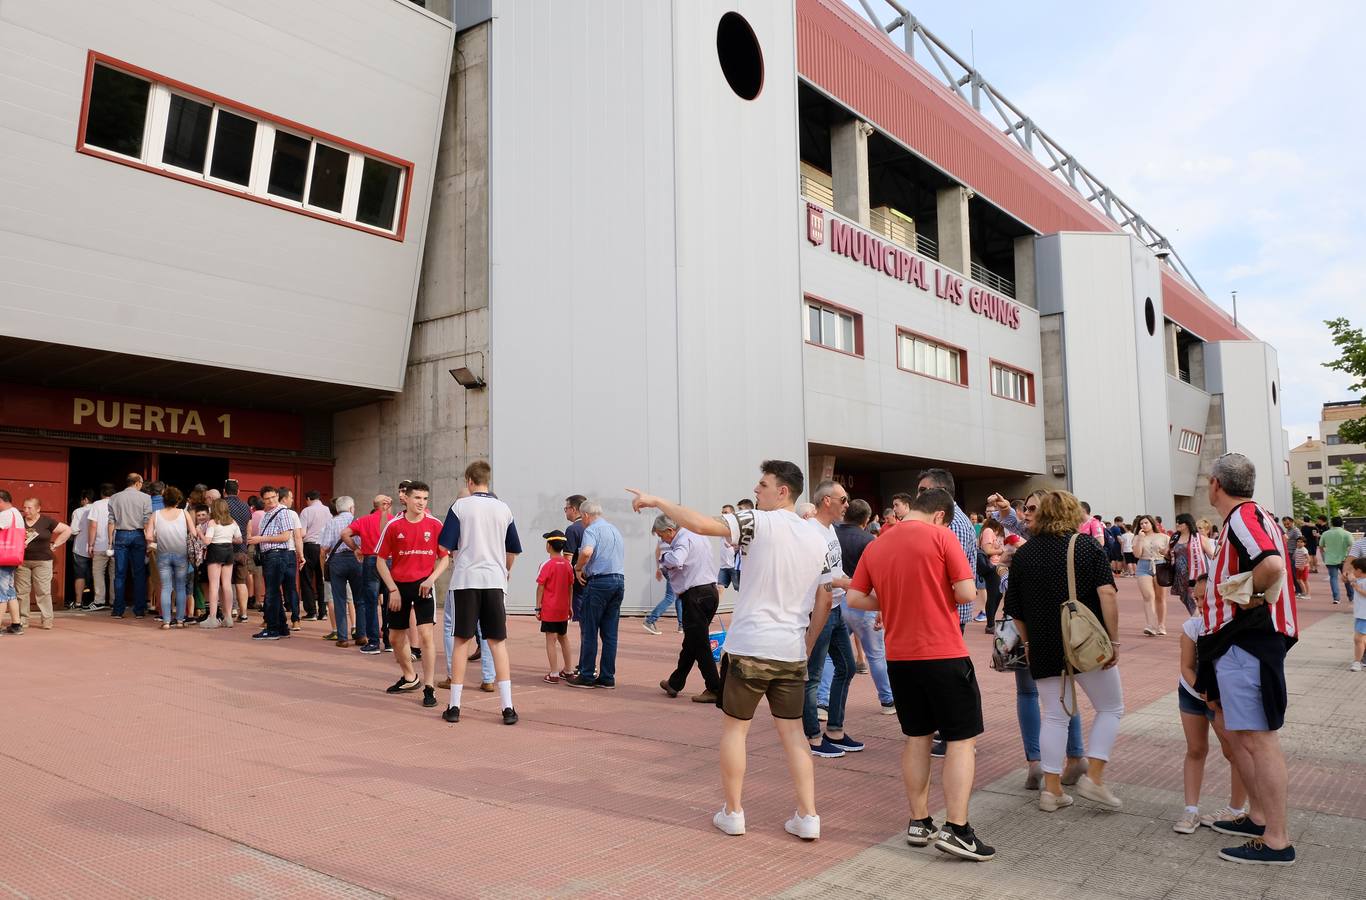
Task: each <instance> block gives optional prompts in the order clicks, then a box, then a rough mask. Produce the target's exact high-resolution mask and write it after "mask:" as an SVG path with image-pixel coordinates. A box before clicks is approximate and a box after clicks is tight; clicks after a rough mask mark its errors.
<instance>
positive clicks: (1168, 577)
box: [1153, 549, 1176, 588]
mask: <svg viewBox="0 0 1366 900" xmlns="http://www.w3.org/2000/svg"><path fill="white" fill-rule="evenodd" d="M1153 579H1154V580H1156V581H1157V584H1158V587H1164V588H1169V587H1171V586H1172V585H1173V584H1175V583H1176V566H1175V565H1174V564H1173V563H1172V551H1171V550H1170V549H1169V550H1167V558H1166V559H1164V560H1162V562H1160V563H1158V564H1157V565H1156V566H1154V567H1153Z"/></svg>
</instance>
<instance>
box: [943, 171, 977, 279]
mask: <svg viewBox="0 0 1366 900" xmlns="http://www.w3.org/2000/svg"><path fill="white" fill-rule="evenodd" d="M971 197H972V191H970V190H968V189H967V188H965V187H957V186H955V187H950V188H943V189H942V190H940V191H939V193H938V195H937V196H936V201H937V202H936V208H937V211H938V217H939V261H940V262H941V263H943V264H944V265H946V266H948V267H949V268H950V269H954V270H956V271H958V272H960V273H962V274H963V275H971V274H972V265H971V263H972V246H971V240H970V238H969V236H968V200H969V198H971Z"/></svg>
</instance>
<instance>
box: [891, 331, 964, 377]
mask: <svg viewBox="0 0 1366 900" xmlns="http://www.w3.org/2000/svg"><path fill="white" fill-rule="evenodd" d="M903 348H905V349H906V351H907V352H903ZM908 357H909V358H908ZM966 357H967V353H966V352H965V351H964V350H963V349H962V348H961V347H955V346H953V345H952V344H946V343H944V342H943V341H938V340H935V339H934V338H932V337H930V336H929V335H924V334H919V333H917V332H914V331H910V330H909V329H906V328H898V329H897V331H896V364H897V368H899V369H901V370H902V371H904V372H909V373H911V374H912V375H920V376H922V377H924V378H932V379H934V380H935V381H942V382H944V383H945V384H956V385H958V386H959V387H967V386H968V384H967V375H968V372H967V368H968V361H967V358H966ZM950 359H952V360H953V362H952V364H951V365H948V366H947V368H948V369H949V372H948V374H941V372H943V371H944V370H945V368H946V366H945V365H942V364H943V363H946V362H947V361H948V360H950Z"/></svg>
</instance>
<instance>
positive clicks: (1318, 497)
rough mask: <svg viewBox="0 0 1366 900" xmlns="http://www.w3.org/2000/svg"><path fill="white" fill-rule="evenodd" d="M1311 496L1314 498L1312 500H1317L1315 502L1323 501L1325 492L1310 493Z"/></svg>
mask: <svg viewBox="0 0 1366 900" xmlns="http://www.w3.org/2000/svg"><path fill="white" fill-rule="evenodd" d="M1309 496H1310V497H1312V498H1313V499H1315V500H1322V499H1323V491H1310V492H1309Z"/></svg>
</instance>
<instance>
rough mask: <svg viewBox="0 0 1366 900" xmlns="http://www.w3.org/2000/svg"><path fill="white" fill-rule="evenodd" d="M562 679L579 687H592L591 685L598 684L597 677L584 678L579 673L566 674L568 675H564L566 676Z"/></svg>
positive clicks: (565, 682)
mask: <svg viewBox="0 0 1366 900" xmlns="http://www.w3.org/2000/svg"><path fill="white" fill-rule="evenodd" d="M562 681H563V683H564V684H567V685H569V686H570V687H577V688H591V687H594V686H596V684H597V679H596V678H584V677H583V676H582V675H577V674H575V675H566V676H564V678H563V679H562Z"/></svg>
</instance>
